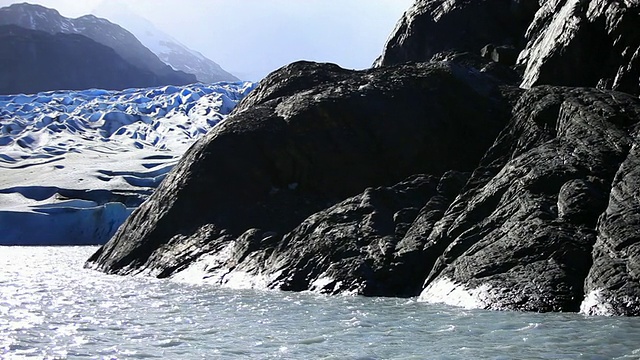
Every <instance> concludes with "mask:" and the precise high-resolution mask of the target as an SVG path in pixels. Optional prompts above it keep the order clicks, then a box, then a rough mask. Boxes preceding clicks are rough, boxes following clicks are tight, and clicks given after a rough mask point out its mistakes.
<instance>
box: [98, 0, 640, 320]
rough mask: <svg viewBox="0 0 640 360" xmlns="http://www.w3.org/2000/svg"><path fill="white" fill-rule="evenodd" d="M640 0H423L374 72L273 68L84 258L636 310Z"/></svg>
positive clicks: (639, 301)
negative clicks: (636, 24) (635, 23)
mask: <svg viewBox="0 0 640 360" xmlns="http://www.w3.org/2000/svg"><path fill="white" fill-rule="evenodd" d="M637 5H638V4H637V2H636V1H609V2H606V1H598V0H592V1H587V0H585V1H569V0H567V1H548V2H545V3H544V4H543V5H542V6H541V7H540V6H538V2H537V1H526V0H524V1H464V0H459V1H456V0H452V1H435V0H424V1H417V2H416V4H415V5H414V6H413V8H412V9H411V10H410V11H409V12H407V13H406V14H405V17H404V18H403V19H402V20H401V22H400V24H399V25H398V27H397V29H396V32H395V33H394V35H393V36H392V37H391V38H390V41H389V43H388V44H387V47H386V49H385V54H383V56H382V57H381V59H380V60H379V62H378V65H379V66H378V67H377V68H375V69H373V70H369V71H364V72H351V71H347V70H343V69H340V68H337V67H334V66H331V65H321V64H311V63H298V64H293V65H290V66H288V67H285V68H283V69H281V70H279V71H277V72H274V73H273V74H271V75H270V76H268V77H267V78H266V79H265V80H263V82H262V83H261V84H260V86H259V87H258V88H257V89H256V90H255V92H254V93H252V94H251V95H250V96H249V97H247V98H246V99H245V101H243V102H242V103H241V104H240V106H239V107H238V108H237V109H236V112H235V114H234V115H232V116H231V117H230V119H229V120H227V121H228V122H227V123H225V124H224V125H222V126H220V127H219V128H217V129H214V131H213V132H212V133H211V134H209V136H208V137H207V139H205V140H203V141H201V142H200V143H198V145H197V146H195V147H194V148H192V149H191V151H190V152H189V153H188V154H187V156H186V157H185V159H183V161H182V162H181V163H180V165H179V166H177V167H176V169H174V172H173V173H172V174H170V175H169V177H168V178H167V180H166V181H165V182H164V183H163V184H162V185H161V186H160V188H159V191H158V192H156V193H155V194H154V195H153V196H152V197H151V198H150V200H149V201H147V202H146V203H145V204H143V206H142V207H141V208H140V209H139V210H138V211H137V212H136V213H135V214H134V215H133V216H132V217H131V218H130V219H129V220H128V221H127V223H126V225H125V226H124V227H123V228H121V229H120V230H119V232H118V234H117V235H116V237H114V238H113V239H112V240H111V241H110V242H109V243H108V244H107V245H106V246H104V247H103V248H101V249H100V250H99V251H98V252H97V253H96V254H95V255H94V256H93V257H92V258H91V259H90V260H89V262H88V266H91V267H94V268H98V269H100V270H103V271H107V272H112V273H120V274H129V273H135V272H141V271H147V272H149V273H151V274H153V275H156V276H160V277H162V276H171V275H175V274H177V275H176V276H178V277H179V276H181V275H184V274H191V275H194V274H195V275H198V276H200V277H202V278H206V279H208V280H209V281H211V282H213V283H217V284H231V285H234V286H238V284H242V285H241V286H262V287H269V288H278V289H283V290H306V289H311V290H316V291H320V292H326V293H342V292H347V293H356V294H362V295H382V296H417V295H420V298H421V299H422V300H424V301H430V302H445V303H449V304H455V305H463V306H471V307H479V308H487V309H510V310H528V311H579V310H580V311H582V312H584V313H586V314H622V315H635V316H638V315H640V265H639V264H640V239H639V238H638V236H637V233H638V231H639V230H640V229H639V228H638V227H639V226H640V217H639V216H638V213H639V210H640V203H639V202H638V200H637V199H638V196H640V194H638V192H639V191H640V190H638V189H640V180H639V178H638V174H640V173H639V172H638V171H637V170H636V168H637V167H638V164H639V163H640V160H639V159H638V155H640V151H638V148H639V146H640V144H638V130H640V129H639V126H640V99H638V97H637V95H638V93H637V91H636V90H634V89H636V88H634V86H635V85H637V80H638V79H637V73H636V71H637V69H638V68H637V66H636V65H637V60H636V59H637V56H636V55H634V54H635V53H636V50H635V49H637V47H638V44H639V41H638V40H639V39H640V29H636V28H631V27H630V25H628V23H627V22H629V21H631V20H629V19H632V20H633V19H635V17H634V16H637ZM550 9H557V10H558V12H555V13H554V12H553V11H551V10H550ZM560 9H563V10H562V11H560ZM534 14H535V16H534ZM576 14H578V15H576ZM580 14H582V15H580ZM484 15H486V17H487V19H488V20H486V19H484V17H485V16H484ZM560 19H564V20H560ZM565 20H566V21H569V22H568V23H567V24H568V25H567V26H565V22H564V21H565ZM570 20H575V21H570ZM527 28H528V30H526V29H527ZM602 29H604V32H602V31H601V30H602ZM623 29H624V30H623ZM465 34H466V35H465ZM550 34H556V35H558V36H550ZM603 34H604V35H603ZM525 35H526V36H525ZM584 36H586V38H583V37H584ZM589 36H594V41H593V42H592V43H591V45H592V46H594V47H595V48H594V49H592V48H591V47H589V43H588V41H587V39H588V37H589ZM543 44H544V46H543V47H541V45H543ZM536 49H538V50H544V51H543V52H541V51H538V50H536ZM599 50H601V51H602V54H605V55H602V54H600V53H599ZM516 51H517V52H518V53H519V58H518V62H519V65H518V64H515V65H514V64H513V63H514V60H515V53H516ZM543 53H544V54H543ZM584 54H598V56H600V55H602V56H604V57H605V58H606V61H605V62H601V59H600V60H599V58H597V56H594V58H593V59H586V60H585V59H582V58H581V56H582V55H584ZM592 60H593V61H595V62H594V63H592V62H591V61H592ZM416 61H417V62H416ZM419 61H430V62H428V63H420V62H419ZM599 61H600V62H599ZM406 62H409V63H406ZM596 62H597V64H600V65H602V67H598V66H596V65H594V64H595V63H596ZM398 63H404V64H403V65H395V66H391V65H390V64H398ZM530 64H534V65H535V66H529V65H530ZM571 64H576V67H575V68H573V69H572V68H571ZM536 69H538V70H539V71H538V70H536ZM569 69H572V71H574V72H575V74H561V75H558V76H557V77H556V76H553V75H552V74H554V72H558V74H560V73H562V72H566V71H568V70H569ZM518 71H524V77H523V76H522V73H518ZM586 71H588V73H585V74H582V75H580V74H581V72H586ZM519 74H520V75H519ZM532 74H533V75H535V74H537V75H535V78H536V80H533V82H532V83H530V84H529V83H527V81H528V80H527V79H530V78H529V77H527V76H529V75H532ZM545 74H546V75H545ZM531 79H533V78H531ZM545 79H546V80H545ZM546 82H550V83H552V84H562V83H567V84H569V85H588V86H591V87H580V88H578V87H563V86H551V85H546V86H533V87H531V88H530V89H529V88H528V87H529V85H537V84H544V83H546ZM518 84H524V85H525V88H527V89H521V88H519V87H517V85H518ZM634 84H635V85H634ZM514 85H516V86H514ZM596 86H598V87H599V88H596ZM610 88H616V89H618V90H624V91H627V92H628V93H625V92H620V91H612V90H608V89H610ZM220 152H224V153H226V154H230V156H228V157H225V158H224V159H221V158H218V157H216V156H215V154H217V153H220Z"/></svg>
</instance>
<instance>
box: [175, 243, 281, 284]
mask: <svg viewBox="0 0 640 360" xmlns="http://www.w3.org/2000/svg"><path fill="white" fill-rule="evenodd" d="M235 245H236V244H235V241H231V242H229V243H228V244H227V245H225V247H224V248H222V249H221V250H220V251H216V252H212V253H209V254H205V255H202V256H200V258H199V259H198V260H196V261H195V262H193V263H192V264H191V265H189V266H188V267H187V268H186V269H184V270H182V271H180V272H178V273H176V274H174V275H173V276H172V277H171V279H172V280H174V281H178V282H185V283H190V284H198V285H205V284H209V285H218V286H221V287H225V288H230V289H259V290H268V289H269V284H271V283H272V282H273V281H274V280H275V279H276V278H277V277H278V276H279V275H280V274H281V272H275V273H269V274H250V273H248V272H246V271H242V270H236V269H230V268H229V267H228V265H227V264H228V261H229V260H230V259H231V255H232V254H233V250H234V247H235Z"/></svg>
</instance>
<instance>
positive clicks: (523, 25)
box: [376, 0, 539, 66]
mask: <svg viewBox="0 0 640 360" xmlns="http://www.w3.org/2000/svg"><path fill="white" fill-rule="evenodd" d="M538 7H539V6H538V1H537V0H453V1H442V0H419V1H416V2H415V3H414V5H413V6H412V7H411V8H410V9H409V10H408V11H407V12H406V13H405V14H404V16H403V17H402V19H400V22H399V23H398V24H397V25H396V28H395V30H394V31H393V33H392V34H391V37H390V38H389V40H388V42H387V44H386V46H385V49H384V52H383V54H382V56H381V57H380V58H379V59H378V60H377V61H376V65H377V66H386V65H394V64H402V63H405V62H413V61H429V60H430V59H431V57H433V55H435V54H437V53H440V52H443V51H451V50H454V51H467V52H471V53H476V54H479V53H480V51H481V49H482V48H483V47H485V46H486V45H488V44H491V45H492V46H494V47H495V46H501V47H506V48H517V49H519V48H522V46H523V45H524V42H525V38H524V35H525V31H526V29H527V26H529V23H530V22H531V20H532V19H533V16H534V14H535V13H536V10H537V9H538Z"/></svg>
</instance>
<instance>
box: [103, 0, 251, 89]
mask: <svg viewBox="0 0 640 360" xmlns="http://www.w3.org/2000/svg"><path fill="white" fill-rule="evenodd" d="M93 13H94V14H96V15H98V16H101V17H104V18H107V19H110V20H111V21H113V22H116V23H118V24H120V25H121V26H123V27H125V28H126V29H127V30H129V31H131V32H132V33H133V34H134V35H135V36H136V37H137V38H138V40H140V42H142V43H143V44H144V45H145V46H146V47H148V48H149V49H150V50H151V51H153V52H154V53H155V54H156V55H157V56H158V57H159V58H160V59H161V60H162V61H164V62H165V63H167V64H169V65H170V66H171V67H173V68H174V69H176V70H182V71H184V72H186V73H189V74H194V75H195V76H196V78H197V79H198V81H201V82H203V83H214V82H218V81H239V79H238V78H237V77H235V76H234V75H232V74H230V73H228V72H227V71H225V70H224V69H222V67H221V66H220V65H218V64H216V63H215V62H213V61H212V60H210V59H208V58H207V57H205V56H204V55H202V54H201V53H199V52H197V51H195V50H191V49H189V48H188V47H187V46H185V45H183V44H181V43H180V42H179V41H178V40H176V39H174V38H173V37H171V36H170V35H168V34H166V33H164V32H163V31H162V30H160V29H158V28H157V27H156V26H155V25H154V24H153V23H152V22H150V21H149V20H147V19H145V18H144V17H142V16H139V15H137V14H136V13H134V12H133V11H132V10H131V9H130V8H129V7H128V6H127V5H126V3H123V2H120V1H105V2H102V3H101V4H100V5H99V6H98V7H97V8H96V9H94V10H93Z"/></svg>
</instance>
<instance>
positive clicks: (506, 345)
mask: <svg viewBox="0 0 640 360" xmlns="http://www.w3.org/2000/svg"><path fill="white" fill-rule="evenodd" d="M96 249H97V248H96V247H0V263H1V264H3V266H2V267H0V358H2V359H5V358H6V359H13V358H33V359H43V358H60V359H64V358H70V359H96V358H108V359H111V358H120V359H139V358H165V359H198V358H205V359H210V358H222V359H227V358H229V359H235V358H251V359H266V358H277V359H317V358H325V359H365V358H366V359H408V358H416V359H424V358H429V359H470V358H473V359H531V358H536V359H575V358H586V359H638V358H639V357H640V344H639V343H638V339H639V338H640V319H636V318H624V317H597V316H596V317H586V316H583V315H580V314H567V313H556V314H536V313H517V312H491V311H485V310H469V309H464V308H459V307H450V306H447V305H441V304H429V303H424V302H418V301H416V299H392V298H364V297H358V296H324V295H318V294H314V293H309V292H305V293H288V292H279V291H259V290H235V289H228V288H223V287H220V286H213V285H207V284H199V285H198V284H187V283H181V282H176V281H170V280H158V279H153V278H145V277H119V276H113V275H105V274H102V273H99V272H95V271H92V270H88V269H83V268H82V264H83V263H84V261H85V259H86V258H87V257H88V256H89V255H90V254H91V253H92V252H93V251H95V250H96Z"/></svg>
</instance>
